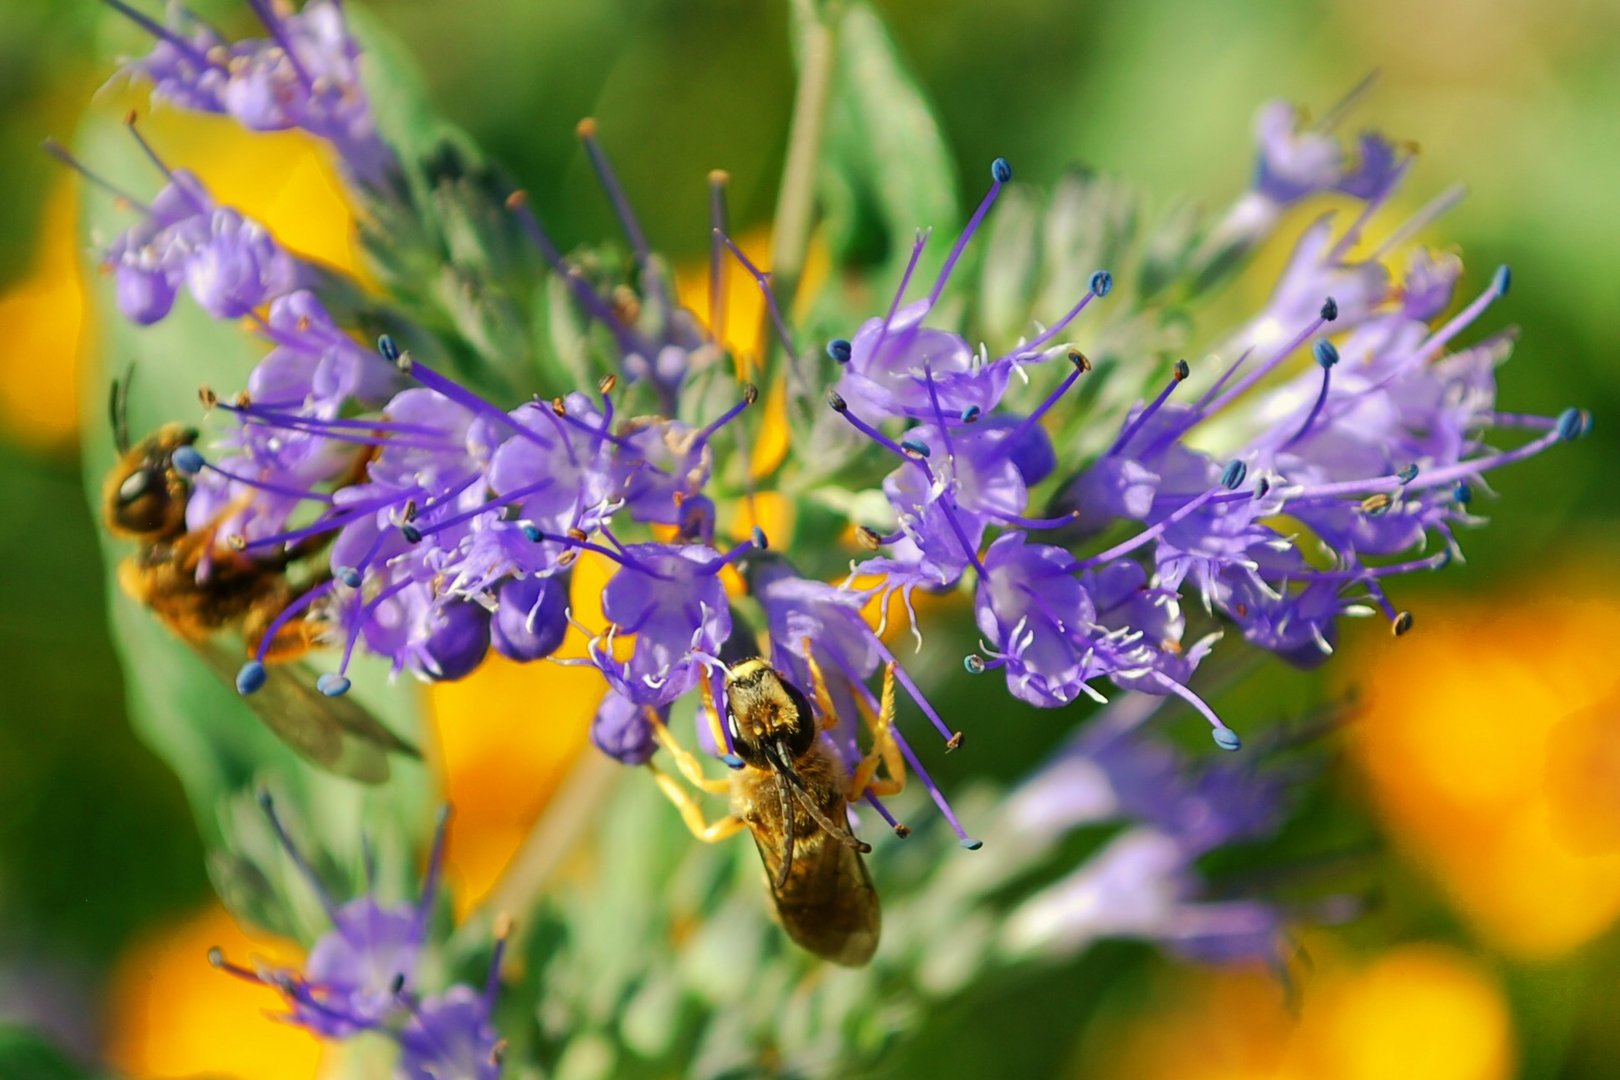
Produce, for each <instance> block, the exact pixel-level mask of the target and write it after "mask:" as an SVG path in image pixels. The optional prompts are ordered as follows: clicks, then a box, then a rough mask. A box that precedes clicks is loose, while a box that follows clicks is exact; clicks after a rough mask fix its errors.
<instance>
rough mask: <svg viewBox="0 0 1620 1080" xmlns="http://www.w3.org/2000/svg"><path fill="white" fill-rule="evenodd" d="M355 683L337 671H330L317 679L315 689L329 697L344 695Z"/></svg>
mask: <svg viewBox="0 0 1620 1080" xmlns="http://www.w3.org/2000/svg"><path fill="white" fill-rule="evenodd" d="M352 685H353V684H352V683H351V682H349V680H348V679H345V678H344V677H343V676H342V675H339V674H338V673H337V672H335V671H328V672H326V673H325V674H324V675H322V676H321V677H320V678H318V679H316V680H315V689H317V690H319V691H320V692H321V693H323V694H325V695H326V696H327V697H342V696H343V695H344V694H347V693H348V692H349V687H350V686H352Z"/></svg>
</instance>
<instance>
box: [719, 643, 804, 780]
mask: <svg viewBox="0 0 1620 1080" xmlns="http://www.w3.org/2000/svg"><path fill="white" fill-rule="evenodd" d="M726 706H727V708H726V723H727V724H728V726H729V727H730V730H731V742H732V748H733V749H734V750H736V752H737V756H738V757H740V758H742V759H743V760H744V761H745V762H747V763H748V764H750V765H752V766H754V767H755V768H760V769H763V768H774V769H776V770H778V771H783V770H787V771H791V769H792V766H793V761H794V759H796V758H798V757H800V756H801V755H803V754H806V753H808V752H809V750H810V748H811V747H812V746H814V745H815V741H816V719H815V716H814V715H813V714H812V713H811V711H810V701H809V699H807V698H806V697H805V696H804V692H803V691H801V690H800V689H799V688H798V687H797V686H794V685H793V684H792V683H790V682H788V681H787V680H786V679H784V678H783V677H782V675H781V673H780V672H778V671H777V670H776V669H775V668H773V667H771V666H770V665H769V664H767V663H766V662H765V661H763V660H760V659H757V658H756V659H753V660H744V661H742V662H741V663H739V664H734V665H733V666H732V667H731V669H730V670H729V671H728V672H727V673H726Z"/></svg>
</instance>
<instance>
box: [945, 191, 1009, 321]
mask: <svg viewBox="0 0 1620 1080" xmlns="http://www.w3.org/2000/svg"><path fill="white" fill-rule="evenodd" d="M1000 194H1001V181H1000V180H999V179H997V178H996V177H995V176H994V175H992V176H991V178H990V190H989V191H987V192H985V194H984V198H983V199H982V200H981V201H980V202H979V208H978V209H977V210H975V211H974V212H973V216H972V217H971V218H969V219H968V223H967V226H966V227H965V228H963V230H962V235H961V236H958V237H957V238H956V244H955V246H953V247H952V248H951V253H950V254H949V255H947V256H946V257H945V265H944V266H943V267H941V268H940V271H939V278H938V280H936V281H935V282H934V288H933V290H932V291H931V292H930V293H929V294H928V306H929V307H933V306H934V302H935V301H936V300H938V299H939V294H940V293H942V292H944V291H945V282H946V281H948V280H949V279H950V276H951V271H952V270H955V269H956V262H957V260H958V259H960V258H961V257H962V252H963V251H965V250H967V245H968V241H969V240H971V239H972V238H973V234H974V233H975V232H977V231H978V229H979V224H980V222H982V221H984V216H985V215H986V214H988V213H989V212H990V207H992V206H994V205H995V202H996V196H997V195H1000Z"/></svg>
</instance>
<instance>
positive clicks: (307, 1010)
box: [210, 792, 449, 1038]
mask: <svg viewBox="0 0 1620 1080" xmlns="http://www.w3.org/2000/svg"><path fill="white" fill-rule="evenodd" d="M259 803H260V805H261V806H262V807H263V808H264V812H265V816H266V817H268V818H269V819H270V825H271V827H272V828H273V829H274V830H275V834H276V838H277V839H278V840H279V841H280V842H281V846H282V849H283V850H284V851H285V852H286V854H287V857H288V858H289V859H290V860H291V861H292V863H293V865H294V866H296V867H297V868H298V870H299V872H300V873H301V874H302V875H303V876H304V878H305V880H306V881H308V883H309V886H310V888H311V889H312V890H314V892H315V895H316V897H317V898H318V899H319V900H320V902H321V906H322V907H323V908H324V909H325V910H326V914H327V918H329V919H330V920H331V922H332V928H331V929H330V930H328V931H327V932H326V933H324V934H322V935H321V936H320V938H318V939H317V940H316V942H315V944H314V946H313V947H312V948H311V949H310V952H309V959H308V961H307V962H306V964H305V969H304V971H303V972H302V973H300V972H297V971H293V970H289V969H277V968H264V969H261V970H257V971H250V970H247V969H245V968H241V967H238V966H236V965H234V964H231V963H230V962H229V961H227V960H225V958H224V957H223V955H221V954H220V953H219V951H218V950H215V951H214V952H213V953H211V954H210V960H211V961H212V962H213V963H214V965H215V966H216V967H221V968H224V969H225V970H227V971H229V972H231V973H232V974H234V975H237V976H240V977H242V978H246V979H248V980H250V981H253V982H262V983H264V984H266V985H268V986H273V987H275V988H277V989H279V990H280V991H281V992H282V993H283V994H284V995H286V997H287V1004H288V1007H289V1008H290V1009H291V1012H290V1014H289V1015H288V1016H287V1017H286V1019H287V1020H288V1022H290V1023H293V1024H296V1025H298V1026H299V1027H304V1028H308V1029H309V1030H310V1031H312V1032H313V1033H315V1034H316V1035H319V1036H322V1037H326V1038H346V1037H348V1036H350V1035H353V1034H355V1033H357V1032H360V1031H365V1030H369V1029H372V1028H375V1027H378V1026H380V1025H382V1024H383V1023H384V1022H385V1021H387V1020H388V1019H390V1018H391V1017H394V1016H397V1015H398V1014H399V1013H401V1012H402V1011H403V1009H402V997H401V995H403V994H406V993H409V992H410V991H412V989H413V988H414V985H415V979H416V965H417V960H418V959H419V957H420V954H421V952H422V950H423V947H424V944H425V941H426V936H427V928H428V920H429V918H430V916H431V915H432V913H433V905H434V902H435V901H436V900H437V899H438V882H439V870H440V864H441V862H442V860H443V858H444V836H445V826H446V824H447V822H448V821H449V813H448V808H446V809H445V810H443V811H440V814H439V822H438V827H437V829H436V830H435V831H434V836H433V851H432V854H431V855H430V856H429V858H428V867H427V872H426V874H425V876H424V877H423V879H422V891H421V896H420V898H419V899H418V901H417V902H416V903H415V904H392V905H384V904H381V903H379V902H378V901H377V900H376V899H375V898H374V897H372V896H370V895H366V896H361V897H357V898H356V899H354V900H350V901H348V902H347V903H344V904H338V903H336V902H335V901H334V900H333V899H332V897H331V896H330V895H329V894H328V893H327V891H326V887H325V886H324V885H323V884H322V883H321V881H320V879H319V878H318V877H316V876H315V871H314V869H313V868H312V867H311V866H310V864H309V863H308V861H306V860H305V858H304V856H303V855H302V854H301V853H300V852H299V851H298V848H297V846H296V845H294V844H293V842H292V838H291V837H290V836H289V835H288V834H287V831H286V829H285V828H284V827H283V826H282V823H281V820H280V818H279V817H278V816H277V814H276V812H275V807H274V804H273V803H272V802H271V799H270V795H269V793H268V792H266V793H261V795H260V796H259Z"/></svg>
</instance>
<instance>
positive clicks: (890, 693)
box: [847, 660, 906, 802]
mask: <svg viewBox="0 0 1620 1080" xmlns="http://www.w3.org/2000/svg"><path fill="white" fill-rule="evenodd" d="M856 705H857V706H859V707H860V712H861V715H862V716H863V717H865V718H866V723H867V725H868V726H869V727H871V729H872V749H871V751H869V752H868V753H867V755H866V757H864V758H862V759H861V763H860V764H859V765H858V766H856V768H855V775H853V776H851V777H850V780H849V792H848V796H847V797H848V799H849V801H850V802H854V801H855V800H856V799H858V798H860V797H861V796H862V795H865V794H866V793H867V792H871V793H872V794H873V795H897V794H899V793H900V792H901V791H903V790H905V786H906V759H905V758H904V757H902V756H901V754H900V746H899V744H898V743H896V742H895V741H894V730H893V729H894V661H892V660H891V661H889V663H888V664H886V665H885V666H884V668H883V698H882V700H881V701H880V702H879V705H878V715H877V716H876V717H873V716H872V711H871V709H870V707H868V706H866V704H865V702H862V701H861V700H860V699H859V698H857V699H856ZM880 763H881V764H882V765H883V770H884V772H886V773H888V776H886V777H885V778H884V779H881V780H879V779H878V778H877V770H878V765H879V764H880Z"/></svg>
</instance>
